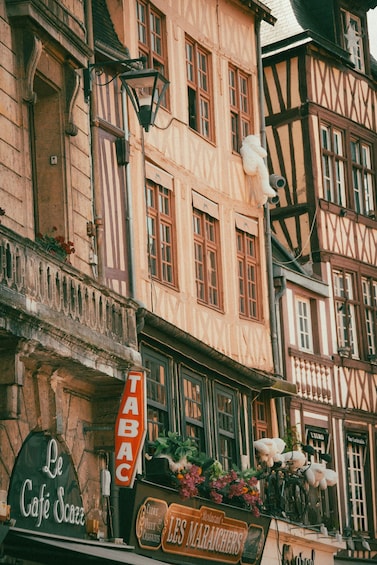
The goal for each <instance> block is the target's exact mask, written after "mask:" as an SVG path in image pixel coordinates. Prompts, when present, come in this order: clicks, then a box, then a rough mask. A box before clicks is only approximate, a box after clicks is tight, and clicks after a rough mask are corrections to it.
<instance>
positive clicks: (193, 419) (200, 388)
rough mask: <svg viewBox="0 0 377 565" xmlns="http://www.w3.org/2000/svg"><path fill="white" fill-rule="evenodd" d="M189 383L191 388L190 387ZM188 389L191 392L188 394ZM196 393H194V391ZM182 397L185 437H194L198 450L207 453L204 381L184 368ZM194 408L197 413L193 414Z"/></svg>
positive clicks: (206, 403) (182, 373)
mask: <svg viewBox="0 0 377 565" xmlns="http://www.w3.org/2000/svg"><path fill="white" fill-rule="evenodd" d="M190 385H192V388H191V389H190ZM190 390H191V391H192V392H193V394H191V395H190ZM194 391H195V392H196V393H197V394H196V395H195V392H194ZM181 397H182V415H183V421H182V429H183V431H184V433H183V435H184V436H185V437H194V438H195V439H196V441H197V445H198V449H199V451H201V452H203V453H207V452H208V449H207V445H208V440H207V429H206V428H207V426H206V425H205V423H206V421H207V415H206V406H208V401H207V395H206V389H205V381H204V379H203V377H200V376H199V375H197V374H194V373H192V372H191V371H189V370H188V369H186V368H182V372H181ZM195 409H196V410H197V414H195V413H194V412H195ZM199 416H200V417H199Z"/></svg>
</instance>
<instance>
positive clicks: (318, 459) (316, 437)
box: [306, 427, 330, 463]
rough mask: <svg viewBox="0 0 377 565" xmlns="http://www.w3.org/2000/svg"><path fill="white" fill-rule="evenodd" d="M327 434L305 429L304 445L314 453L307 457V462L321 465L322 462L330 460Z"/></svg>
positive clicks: (316, 429)
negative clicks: (311, 448)
mask: <svg viewBox="0 0 377 565" xmlns="http://www.w3.org/2000/svg"><path fill="white" fill-rule="evenodd" d="M328 443H329V432H328V431H327V430H324V429H319V428H311V427H310V428H307V430H306V444H307V445H310V446H311V447H313V448H314V450H315V453H314V454H313V455H310V456H308V459H309V461H311V462H312V463H323V461H325V460H326V459H327V460H330V458H329V456H328V447H329V445H328ZM322 455H323V456H324V457H322Z"/></svg>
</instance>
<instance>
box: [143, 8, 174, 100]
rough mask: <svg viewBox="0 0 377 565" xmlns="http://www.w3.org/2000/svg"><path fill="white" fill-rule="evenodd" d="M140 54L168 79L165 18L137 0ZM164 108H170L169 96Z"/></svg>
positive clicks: (148, 64) (149, 64) (165, 98)
mask: <svg viewBox="0 0 377 565" xmlns="http://www.w3.org/2000/svg"><path fill="white" fill-rule="evenodd" d="M136 11H137V30H138V40H139V54H140V56H142V55H144V56H145V57H146V58H147V63H146V66H147V67H148V68H152V69H156V70H157V71H159V72H160V73H161V74H162V75H164V76H165V77H166V78H168V76H169V73H168V60H167V49H166V24H165V16H164V14H162V13H161V12H159V11H158V10H157V8H155V7H154V6H153V5H152V4H151V3H150V2H148V1H147V0H136ZM162 106H164V107H165V108H166V107H167V106H168V102H167V94H165V96H164V100H163V101H162Z"/></svg>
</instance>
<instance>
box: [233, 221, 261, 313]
mask: <svg viewBox="0 0 377 565" xmlns="http://www.w3.org/2000/svg"><path fill="white" fill-rule="evenodd" d="M236 238H237V265H238V288H239V313H240V314H241V315H243V316H247V317H248V318H253V319H259V318H260V313H259V309H260V306H259V265H258V262H257V247H256V237H255V236H253V235H250V234H248V233H246V232H242V231H241V230H237V231H236Z"/></svg>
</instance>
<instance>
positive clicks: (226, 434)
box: [213, 383, 240, 471]
mask: <svg viewBox="0 0 377 565" xmlns="http://www.w3.org/2000/svg"><path fill="white" fill-rule="evenodd" d="M219 396H222V397H224V398H226V397H228V399H229V400H230V404H231V412H225V411H224V410H221V406H220V405H219V402H218V399H219ZM213 398H214V409H215V415H216V445H217V459H218V460H219V461H220V463H221V464H222V466H223V469H224V470H225V471H230V470H231V469H232V466H233V465H236V466H237V467H239V463H240V462H239V457H238V453H239V445H238V438H239V424H238V420H237V414H238V403H237V396H236V391H235V390H232V389H230V388H228V387H225V386H222V385H220V384H217V383H215V385H214V397H213ZM227 419H228V421H229V422H230V421H231V422H232V425H233V426H232V429H230V428H226V427H225V426H222V425H221V424H222V422H226V420H227ZM222 446H224V447H226V452H225V450H223V449H222Z"/></svg>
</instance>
